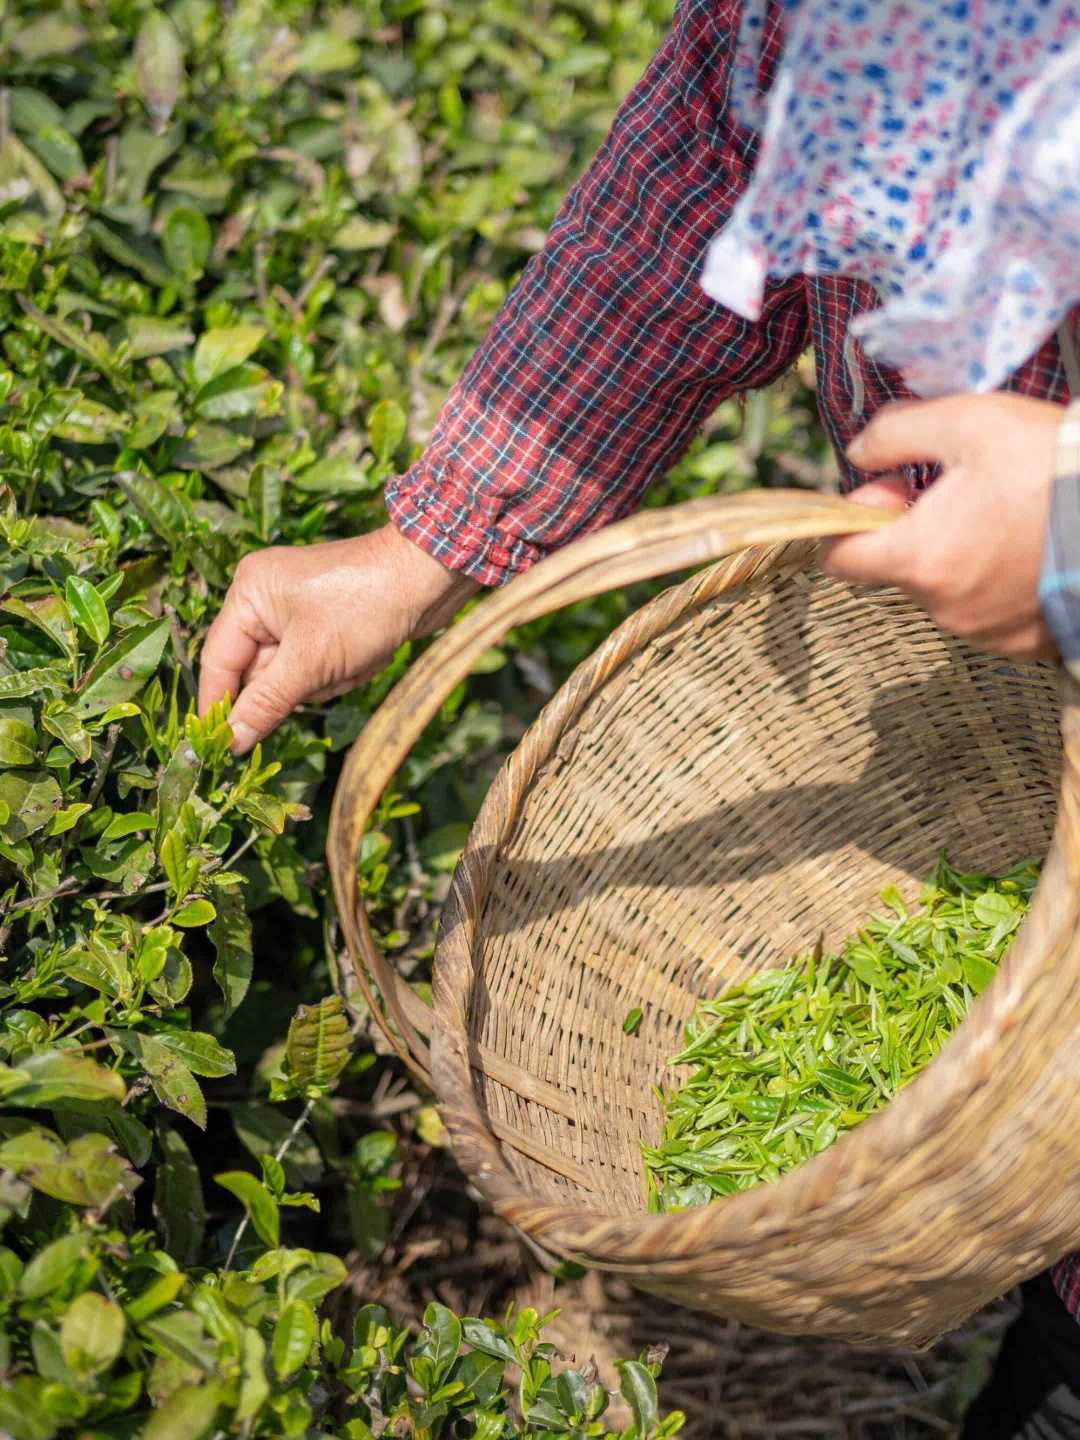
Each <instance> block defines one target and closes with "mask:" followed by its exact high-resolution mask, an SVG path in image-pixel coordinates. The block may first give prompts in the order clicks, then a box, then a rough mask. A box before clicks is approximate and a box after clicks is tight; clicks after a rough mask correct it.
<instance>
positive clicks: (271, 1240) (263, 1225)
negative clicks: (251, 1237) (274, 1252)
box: [214, 1170, 281, 1246]
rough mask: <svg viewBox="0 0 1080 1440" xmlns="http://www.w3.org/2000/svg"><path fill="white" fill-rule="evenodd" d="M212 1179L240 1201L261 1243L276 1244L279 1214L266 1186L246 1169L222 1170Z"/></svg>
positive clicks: (279, 1220)
mask: <svg viewBox="0 0 1080 1440" xmlns="http://www.w3.org/2000/svg"><path fill="white" fill-rule="evenodd" d="M214 1179H215V1181H216V1182H217V1183H218V1184H219V1185H220V1186H221V1187H222V1188H223V1189H225V1190H228V1191H229V1192H230V1193H231V1194H233V1195H235V1196H236V1198H237V1199H238V1200H239V1201H240V1203H241V1205H243V1207H244V1209H245V1210H246V1211H247V1215H248V1219H249V1220H250V1221H251V1224H252V1227H253V1228H254V1230H255V1233H256V1235H258V1237H259V1239H260V1240H261V1241H262V1242H263V1244H264V1245H270V1246H274V1245H277V1243H278V1241H279V1239H280V1238H281V1216H280V1213H279V1211H278V1207H277V1201H276V1200H275V1199H274V1197H273V1196H272V1195H271V1194H270V1192H269V1190H267V1188H266V1186H265V1185H264V1184H263V1183H262V1182H261V1181H260V1180H257V1179H256V1178H255V1176H254V1175H249V1174H248V1172H247V1171H246V1170H229V1171H224V1172H223V1173H222V1174H220V1175H215V1176H214Z"/></svg>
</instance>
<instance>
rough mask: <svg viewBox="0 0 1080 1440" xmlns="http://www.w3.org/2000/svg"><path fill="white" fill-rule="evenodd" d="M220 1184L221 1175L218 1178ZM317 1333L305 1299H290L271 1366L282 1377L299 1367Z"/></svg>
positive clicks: (279, 1325) (276, 1332) (276, 1337)
mask: <svg viewBox="0 0 1080 1440" xmlns="http://www.w3.org/2000/svg"><path fill="white" fill-rule="evenodd" d="M218 1181H219V1183H220V1181H221V1177H220V1176H219V1177H218ZM317 1333H318V1330H317V1326H316V1323H315V1314H314V1312H313V1310H312V1308H311V1306H310V1305H309V1304H307V1302H306V1301H304V1300H290V1301H289V1303H288V1304H287V1305H286V1306H285V1307H284V1308H283V1310H282V1312H281V1315H280V1316H279V1318H278V1322H277V1324H276V1325H275V1326H274V1338H273V1341H272V1343H271V1347H270V1353H271V1357H272V1359H273V1361H274V1369H275V1370H276V1371H277V1373H278V1374H279V1375H280V1376H282V1377H283V1378H284V1376H286V1375H291V1374H293V1373H294V1372H295V1371H297V1370H299V1369H300V1367H301V1365H303V1364H304V1362H305V1361H306V1360H307V1357H308V1355H310V1353H311V1347H312V1346H313V1345H314V1343H315V1336H316V1334H317Z"/></svg>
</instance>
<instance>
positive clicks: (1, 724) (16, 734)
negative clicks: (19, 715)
mask: <svg viewBox="0 0 1080 1440" xmlns="http://www.w3.org/2000/svg"><path fill="white" fill-rule="evenodd" d="M37 754H38V738H37V731H36V730H35V729H34V727H33V725H30V724H28V723H27V722H26V721H25V720H16V719H13V718H11V719H9V718H7V717H4V716H0V766H3V767H7V766H26V765H33V763H34V761H35V760H36V759H37Z"/></svg>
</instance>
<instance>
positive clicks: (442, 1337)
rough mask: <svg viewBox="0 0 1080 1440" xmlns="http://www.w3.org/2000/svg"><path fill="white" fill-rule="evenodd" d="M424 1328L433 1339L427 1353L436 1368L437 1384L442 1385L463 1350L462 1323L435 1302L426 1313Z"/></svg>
mask: <svg viewBox="0 0 1080 1440" xmlns="http://www.w3.org/2000/svg"><path fill="white" fill-rule="evenodd" d="M424 1326H425V1328H426V1329H427V1331H428V1334H429V1335H430V1337H431V1339H430V1344H429V1345H428V1347H427V1353H428V1354H429V1355H430V1357H431V1361H432V1364H433V1365H434V1367H435V1383H436V1385H440V1384H441V1383H442V1381H443V1379H444V1378H445V1376H446V1375H447V1373H448V1372H449V1369H450V1366H451V1365H452V1364H453V1363H454V1361H455V1360H456V1359H457V1357H458V1351H459V1350H460V1349H461V1321H460V1320H459V1319H458V1318H457V1316H456V1315H455V1314H454V1313H453V1311H452V1310H448V1309H447V1308H446V1306H445V1305H440V1304H439V1302H438V1301H437V1300H433V1301H432V1302H431V1304H430V1305H429V1306H428V1307H427V1309H426V1310H425V1311H424Z"/></svg>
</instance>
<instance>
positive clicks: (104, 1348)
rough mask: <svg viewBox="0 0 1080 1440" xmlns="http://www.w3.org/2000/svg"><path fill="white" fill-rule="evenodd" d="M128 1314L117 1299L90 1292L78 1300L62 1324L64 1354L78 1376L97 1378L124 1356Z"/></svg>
mask: <svg viewBox="0 0 1080 1440" xmlns="http://www.w3.org/2000/svg"><path fill="white" fill-rule="evenodd" d="M125 1329H126V1323H125V1320H124V1312H123V1310H121V1308H120V1306H119V1305H117V1303H116V1301H115V1300H110V1299H109V1298H108V1297H107V1296H105V1295H99V1294H98V1293H97V1292H96V1291H94V1290H88V1291H87V1292H86V1293H85V1294H84V1295H79V1296H77V1297H76V1299H74V1300H73V1301H72V1302H71V1304H70V1305H69V1306H68V1308H67V1310H66V1311H65V1312H64V1318H63V1320H62V1321H61V1322H60V1354H61V1355H62V1356H63V1357H64V1364H65V1365H67V1366H68V1368H69V1369H71V1370H74V1371H75V1372H76V1374H87V1375H97V1374H99V1373H100V1372H101V1371H102V1370H107V1369H108V1368H109V1366H110V1365H111V1364H112V1363H113V1361H114V1360H116V1358H117V1357H118V1355H119V1354H120V1351H121V1349H122V1348H123V1344H124V1331H125Z"/></svg>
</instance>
